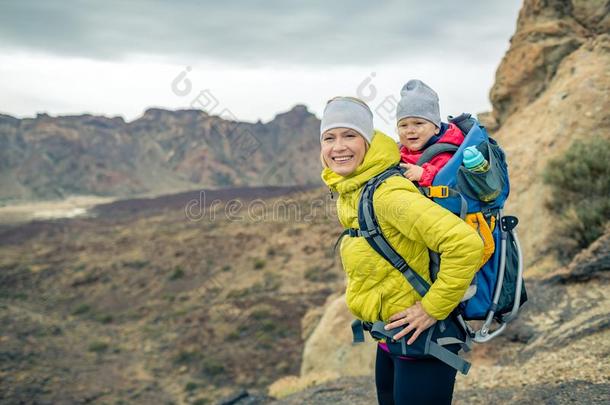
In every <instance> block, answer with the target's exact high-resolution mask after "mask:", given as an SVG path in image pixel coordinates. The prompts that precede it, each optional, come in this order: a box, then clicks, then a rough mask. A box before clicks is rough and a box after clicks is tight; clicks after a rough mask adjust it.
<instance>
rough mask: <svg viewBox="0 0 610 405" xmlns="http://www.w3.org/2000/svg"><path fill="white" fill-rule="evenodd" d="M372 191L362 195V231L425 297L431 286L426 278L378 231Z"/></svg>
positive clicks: (369, 190) (366, 190)
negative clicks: (364, 226)
mask: <svg viewBox="0 0 610 405" xmlns="http://www.w3.org/2000/svg"><path fill="white" fill-rule="evenodd" d="M371 192H374V188H373V187H371V188H366V189H365V190H364V192H363V195H362V196H361V197H360V199H361V204H362V214H363V220H364V223H365V225H366V230H363V229H362V227H361V229H360V232H361V233H362V236H364V237H365V238H367V239H368V238H370V239H372V240H373V242H374V243H375V244H376V245H377V247H378V248H379V249H380V250H381V252H380V253H381V255H382V256H383V257H384V258H386V259H387V260H388V261H389V262H390V264H392V265H393V266H394V267H396V268H397V269H398V270H399V271H400V272H401V273H402V274H403V275H404V276H405V278H406V279H407V281H408V282H409V283H410V284H411V286H412V287H413V288H414V289H415V291H417V293H418V294H419V295H420V296H422V297H423V296H424V295H426V293H427V292H428V289H429V288H430V286H429V285H428V283H427V282H426V280H424V279H423V278H422V277H421V276H420V275H419V274H417V273H415V271H413V269H411V268H410V267H409V265H408V264H407V263H406V262H405V260H404V258H403V257H401V256H400V255H399V254H398V253H397V252H396V251H395V250H394V248H393V247H392V246H390V244H389V243H388V241H387V240H386V239H385V237H384V236H383V235H381V234H380V233H379V232H378V231H377V229H378V227H377V226H376V224H375V219H374V218H373V217H372V215H371V213H372V212H374V211H373V207H372V205H373V198H372V195H370V193H371Z"/></svg>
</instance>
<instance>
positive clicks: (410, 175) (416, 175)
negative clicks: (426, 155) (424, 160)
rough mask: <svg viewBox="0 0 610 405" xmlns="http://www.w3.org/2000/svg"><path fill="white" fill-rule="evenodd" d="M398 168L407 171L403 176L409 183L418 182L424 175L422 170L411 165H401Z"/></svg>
mask: <svg viewBox="0 0 610 405" xmlns="http://www.w3.org/2000/svg"><path fill="white" fill-rule="evenodd" d="M400 167H404V168H405V169H407V171H406V172H405V174H404V176H405V177H406V178H407V179H409V180H411V181H419V180H420V179H421V176H422V174H424V168H423V167H421V166H418V165H412V164H411V163H401V164H400Z"/></svg>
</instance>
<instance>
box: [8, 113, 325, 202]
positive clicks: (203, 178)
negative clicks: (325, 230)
mask: <svg viewBox="0 0 610 405" xmlns="http://www.w3.org/2000/svg"><path fill="white" fill-rule="evenodd" d="M319 125H320V121H319V120H318V119H317V118H316V117H315V115H313V114H312V113H310V112H309V111H307V108H306V107H305V106H303V105H297V106H295V107H294V108H292V109H291V110H290V111H288V112H285V113H281V114H278V115H277V116H276V117H275V118H274V119H273V120H272V121H270V122H268V123H262V122H260V121H259V122H257V123H246V122H236V121H230V120H225V119H223V118H221V117H218V116H212V115H208V114H207V113H205V112H204V111H201V110H178V111H168V110H163V109H158V108H151V109H148V110H146V112H145V113H144V115H143V116H142V117H140V118H138V119H136V120H134V121H132V122H125V121H124V120H123V119H122V118H121V117H114V118H108V117H102V116H93V115H89V114H84V115H78V116H59V117H51V116H49V115H47V114H38V115H37V117H36V118H25V119H18V118H15V117H11V116H8V115H2V114H0V201H11V200H38V199H57V198H63V197H65V196H68V195H79V194H93V195H103V196H116V197H132V196H136V195H146V194H163V193H173V192H177V191H184V190H191V189H195V188H199V187H219V188H220V187H228V186H259V185H303V184H315V183H317V182H318V181H319V180H318V179H319V172H320V166H319V163H318V159H317V155H318V153H319V152H318V150H319V149H318V148H319V144H318V136H317V133H318V129H319Z"/></svg>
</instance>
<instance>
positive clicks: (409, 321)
mask: <svg viewBox="0 0 610 405" xmlns="http://www.w3.org/2000/svg"><path fill="white" fill-rule="evenodd" d="M435 323H436V319H434V318H433V317H431V316H430V315H428V314H427V313H426V311H424V307H422V305H421V301H417V302H416V303H415V304H414V305H412V306H410V307H409V308H407V309H405V310H404V311H400V312H398V313H396V314H394V315H392V316H391V317H390V323H388V324H387V325H386V326H385V330H390V329H394V328H397V327H399V326H403V325H407V327H406V328H404V329H403V330H401V331H400V332H398V333H397V334H396V335H394V340H398V339H400V338H402V337H403V336H405V335H406V334H408V333H409V332H411V331H412V330H414V331H415V332H413V336H411V339H409V340H408V341H407V344H408V345H410V344H411V343H413V342H415V340H417V338H418V336H419V335H420V334H421V333H422V332H423V331H425V330H426V329H428V328H429V327H430V326H432V325H434V324H435Z"/></svg>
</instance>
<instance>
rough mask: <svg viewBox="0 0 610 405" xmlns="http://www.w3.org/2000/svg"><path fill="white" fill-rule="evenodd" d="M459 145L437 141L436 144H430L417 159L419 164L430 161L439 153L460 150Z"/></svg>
mask: <svg viewBox="0 0 610 405" xmlns="http://www.w3.org/2000/svg"><path fill="white" fill-rule="evenodd" d="M458 148H459V147H458V146H457V145H452V144H450V143H444V142H441V143H435V144H434V145H430V146H429V147H427V148H426V150H425V151H424V153H422V154H421V156H420V157H419V159H417V163H416V164H417V166H421V165H423V164H424V163H428V162H429V161H431V160H432V158H433V157H435V156H436V155H439V154H441V153H447V152H449V153H455V152H456V151H457V150H458Z"/></svg>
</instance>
